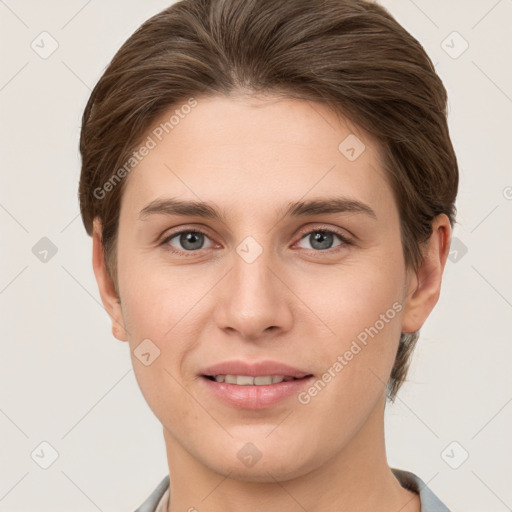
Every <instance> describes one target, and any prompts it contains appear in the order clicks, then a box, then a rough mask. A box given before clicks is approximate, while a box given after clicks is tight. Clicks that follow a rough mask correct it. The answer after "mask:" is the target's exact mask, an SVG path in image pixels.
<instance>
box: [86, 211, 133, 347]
mask: <svg viewBox="0 0 512 512" xmlns="http://www.w3.org/2000/svg"><path fill="white" fill-rule="evenodd" d="M92 266H93V270H94V275H95V277H96V283H97V284H98V289H99V292H100V296H101V302H102V303H103V306H104V307H105V310H106V311H107V313H108V315H109V316H110V319H111V321H112V334H113V335H114V337H116V338H117V339H118V340H119V341H128V335H127V331H126V328H125V325H124V319H123V312H122V310H121V303H120V302H119V299H118V297H117V293H116V290H115V287H114V283H113V282H112V279H111V277H110V275H109V274H108V271H107V266H106V262H105V255H104V250H103V238H102V227H101V220H100V219H99V218H95V219H94V222H93V234H92Z"/></svg>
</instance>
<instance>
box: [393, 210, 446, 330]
mask: <svg viewBox="0 0 512 512" xmlns="http://www.w3.org/2000/svg"><path fill="white" fill-rule="evenodd" d="M450 239H451V225H450V220H449V219H448V217H447V215H445V214H444V213H443V214H440V215H438V216H437V217H436V218H435V219H434V220H433V221H432V234H431V235H430V238H429V239H428V241H427V242H426V243H425V245H424V248H423V261H422V263H421V264H420V266H419V268H418V270H417V272H416V273H414V274H412V271H411V274H410V278H409V280H408V283H409V289H408V290H407V295H406V297H405V298H404V313H403V315H402V332H404V333H408V332H416V331H418V330H419V329H420V328H421V326H422V325H423V324H424V322H425V320H426V319H427V317H428V315H429V314H430V313H431V312H432V310H433V309H434V306H435V305H436V303H437V301H438V299H439V295H440V292H441V281H442V276H443V271H444V267H445V264H446V259H447V257H448V252H449V247H450Z"/></svg>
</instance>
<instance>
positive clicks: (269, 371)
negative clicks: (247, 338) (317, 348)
mask: <svg viewBox="0 0 512 512" xmlns="http://www.w3.org/2000/svg"><path fill="white" fill-rule="evenodd" d="M201 375H208V376H212V377H215V376H217V375H247V376H250V377H259V376H261V377H265V376H268V375H282V376H283V377H295V378H296V379H302V377H306V376H307V375H311V373H310V372H307V371H304V370H300V369H298V368H293V367H292V366H288V365H287V364H284V363H280V362H279V361H254V362H245V361H240V360H233V361H223V362H222V363H218V364H215V365H213V366H209V367H208V368H204V369H203V370H201Z"/></svg>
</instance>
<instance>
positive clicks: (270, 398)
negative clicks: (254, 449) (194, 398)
mask: <svg viewBox="0 0 512 512" xmlns="http://www.w3.org/2000/svg"><path fill="white" fill-rule="evenodd" d="M312 379H313V376H311V377H304V378H303V379H296V380H289V381H283V382H279V383H276V384H268V385H263V386H256V385H254V386H239V385H238V384H228V383H226V382H216V381H214V380H210V379H208V378H206V377H204V376H201V380H203V381H204V382H205V384H206V386H207V387H208V389H209V390H210V391H211V392H212V393H213V394H214V395H215V396H216V397H217V398H220V399H221V400H223V401H224V402H226V403H227V404H229V405H231V406H233V407H237V408H239V409H265V408H266V407H271V406H273V405H275V404H277V403H279V402H280V401H281V400H284V399H285V398H287V397H289V396H290V395H293V394H297V393H299V392H300V391H301V389H303V388H304V387H305V386H307V385H308V384H309V383H310V382H311V380H312Z"/></svg>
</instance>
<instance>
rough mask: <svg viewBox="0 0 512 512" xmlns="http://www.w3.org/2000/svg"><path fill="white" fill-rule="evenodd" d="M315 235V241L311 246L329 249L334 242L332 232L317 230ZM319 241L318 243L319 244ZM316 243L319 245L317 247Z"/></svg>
mask: <svg viewBox="0 0 512 512" xmlns="http://www.w3.org/2000/svg"><path fill="white" fill-rule="evenodd" d="M312 236H313V242H312V243H311V246H312V247H313V248H315V249H329V247H330V245H331V243H332V234H331V233H322V232H321V231H317V232H316V233H315V234H314V235H312ZM317 243H318V244H317ZM315 244H317V246H316V247H315Z"/></svg>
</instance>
